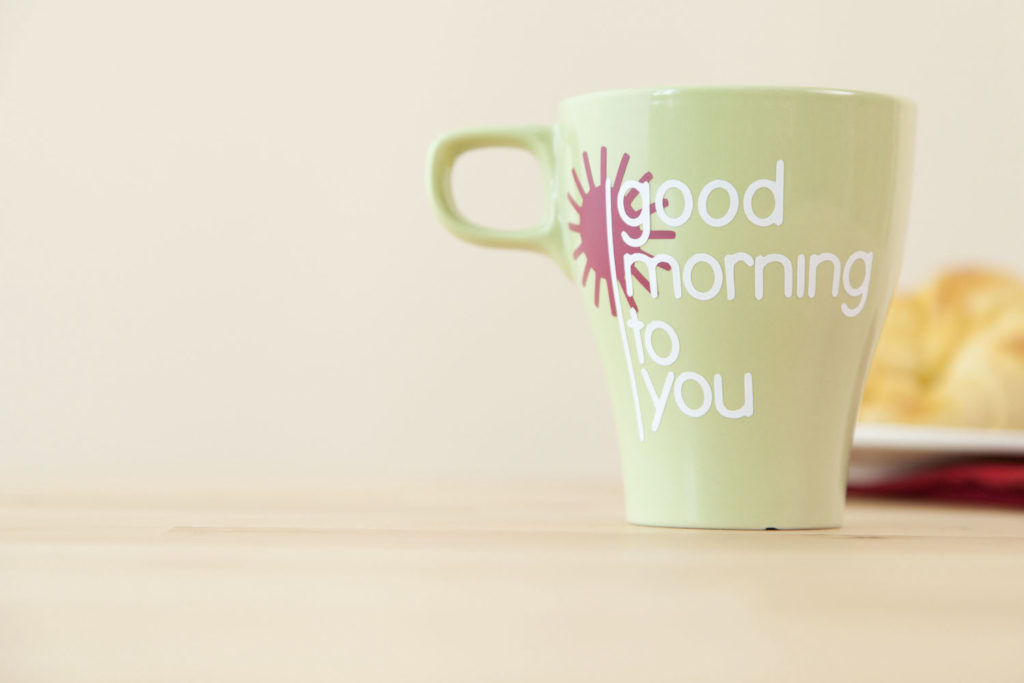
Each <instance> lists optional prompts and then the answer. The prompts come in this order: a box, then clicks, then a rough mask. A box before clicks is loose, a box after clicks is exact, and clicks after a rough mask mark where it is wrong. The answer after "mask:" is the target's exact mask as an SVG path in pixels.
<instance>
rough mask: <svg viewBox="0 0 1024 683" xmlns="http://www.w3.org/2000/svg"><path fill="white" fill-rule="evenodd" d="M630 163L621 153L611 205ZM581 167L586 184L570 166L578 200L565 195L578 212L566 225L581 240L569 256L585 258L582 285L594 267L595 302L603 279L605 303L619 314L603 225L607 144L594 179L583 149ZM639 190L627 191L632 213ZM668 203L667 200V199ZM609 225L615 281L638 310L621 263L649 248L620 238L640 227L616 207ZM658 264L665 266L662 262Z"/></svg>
mask: <svg viewBox="0 0 1024 683" xmlns="http://www.w3.org/2000/svg"><path fill="white" fill-rule="evenodd" d="M628 164H629V155H628V154H623V155H622V159H621V160H620V161H619V168H618V171H617V172H616V174H615V180H614V181H612V185H611V196H612V202H613V206H614V202H615V201H616V198H617V197H618V196H619V188H620V187H621V186H622V181H623V178H625V176H626V166H627V165H628ZM583 168H584V170H585V171H586V174H587V186H586V188H584V186H583V183H582V182H581V181H580V176H579V174H578V173H577V172H576V169H575V168H574V169H572V177H573V180H575V181H576V189H577V190H578V191H579V194H580V198H579V199H578V200H577V199H576V198H575V197H574V196H573V194H572V192H569V193H568V194H567V195H566V196H567V197H568V198H569V203H570V204H571V205H572V207H573V208H574V209H575V210H576V215H577V216H578V222H576V223H570V224H569V229H570V230H572V231H573V232H575V233H578V234H579V236H580V244H579V246H578V247H576V250H575V251H574V252H573V254H572V257H573V258H574V259H578V258H579V257H580V256H583V257H584V259H585V261H586V266H585V267H584V269H583V286H586V284H587V279H588V278H589V277H590V271H594V273H595V275H596V280H595V282H594V306H600V299H601V282H602V281H604V283H605V286H606V289H607V292H608V303H609V305H610V307H611V310H612V315H618V309H617V306H616V299H615V290H614V285H613V284H612V268H611V265H612V264H610V263H609V262H608V251H609V249H608V226H607V225H605V220H606V217H605V184H606V183H607V182H609V180H608V148H607V147H602V148H601V174H600V176H598V182H597V183H595V182H594V173H593V169H592V168H591V167H590V157H589V156H587V153H586V152H584V153H583ZM653 177H654V176H653V175H652V174H651V173H650V172H648V173H644V174H643V175H642V176H640V182H641V183H646V182H649V181H650V180H651V178H653ZM637 196H638V193H637V192H636V191H635V190H633V191H631V192H628V193H627V194H626V196H625V198H624V199H625V201H624V202H623V203H624V205H625V207H626V210H627V211H628V212H630V213H631V217H634V218H635V217H636V216H639V215H640V211H639V209H635V208H634V207H633V203H634V202H635V201H636V198H637ZM666 204H667V202H666ZM650 211H651V213H652V214H653V213H654V204H651V207H650ZM611 214H612V216H611V218H612V226H611V234H612V239H613V240H614V244H613V248H612V251H613V252H614V254H615V265H616V269H615V270H616V272H615V279H616V280H617V282H618V286H619V288H620V289H621V290H622V294H623V296H624V297H625V298H626V302H627V303H628V304H629V307H630V308H632V309H633V310H634V311H635V310H637V306H636V300H635V299H634V298H633V297H632V296H631V295H630V294H628V292H627V290H626V277H627V274H626V272H625V269H624V268H623V267H622V263H623V257H624V256H625V255H626V254H645V255H647V256H650V255H651V254H649V253H648V252H646V251H644V250H643V249H641V248H640V247H633V246H630V245H629V244H626V242H625V240H623V239H622V233H623V231H625V232H626V233H627V234H628V235H629V236H630V238H632V239H637V238H639V237H640V234H641V229H640V228H639V227H634V226H632V225H627V224H626V223H625V222H624V221H623V220H622V218H621V217H620V216H619V213H618V211H615V210H614V209H613V210H612V212H611ZM675 236H676V233H675V231H674V230H651V232H650V239H672V238H673V237H675ZM659 267H664V264H661V265H660V266H659ZM631 270H632V272H631V273H629V276H631V277H632V278H634V279H635V280H636V281H637V282H638V283H639V284H640V286H641V287H643V288H644V289H646V290H647V291H648V292H649V291H651V283H650V282H649V281H648V280H647V278H646V277H644V276H643V275H642V274H641V273H640V272H639V271H638V270H637V269H636V266H633V268H632V269H631Z"/></svg>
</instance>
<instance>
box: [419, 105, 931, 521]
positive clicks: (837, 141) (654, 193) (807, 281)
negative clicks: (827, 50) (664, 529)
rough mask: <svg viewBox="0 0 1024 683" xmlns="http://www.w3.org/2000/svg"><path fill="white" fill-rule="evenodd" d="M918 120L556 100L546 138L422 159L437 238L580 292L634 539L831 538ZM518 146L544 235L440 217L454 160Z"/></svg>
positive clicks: (888, 292)
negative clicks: (529, 267)
mask: <svg viewBox="0 0 1024 683" xmlns="http://www.w3.org/2000/svg"><path fill="white" fill-rule="evenodd" d="M913 132H914V107H913V105H912V104H911V103H910V102H908V101H906V100H903V99H899V98H895V97H890V96H886V95H879V94H873V93H866V92H853V91H848V90H831V89H818V88H768V87H749V88H743V87H723V88H659V89H648V90H625V91H613V92H601V93H594V94H588V95H581V96H578V97H572V98H569V99H567V100H565V101H564V102H563V103H562V104H561V107H560V115H559V119H558V123H557V124H556V125H555V126H553V127H550V126H526V127H515V128H493V129H477V130H466V131H456V132H453V133H449V134H447V135H444V136H442V137H441V138H440V139H438V140H437V141H436V142H435V144H434V145H433V147H432V149H431V151H430V158H429V163H428V186H429V192H430V196H431V198H432V201H433V205H434V209H435V211H436V213H437V216H438V218H439V219H440V221H441V222H442V223H443V224H444V225H445V226H446V227H447V228H448V229H449V230H450V231H451V232H452V233H454V234H455V235H456V236H458V237H460V238H462V239H464V240H467V241H469V242H473V243H476V244H481V245H486V246H493V247H513V248H520V249H527V250H532V251H537V252H541V253H543V254H547V255H548V256H550V257H551V258H552V259H554V260H555V262H556V263H557V264H559V266H560V267H561V268H562V269H563V270H564V271H565V272H566V274H567V275H568V276H569V277H570V278H571V280H572V281H573V282H575V283H576V284H577V285H578V286H579V287H580V288H581V292H582V293H583V297H584V302H585V305H586V307H587V310H588V313H589V319H590V324H591V327H592V328H593V330H594V333H595V335H596V337H597V342H598V346H599V349H600V354H601V358H602V361H603V364H604V367H605V372H606V376H607V381H608V384H609V385H610V389H611V393H612V403H613V407H614V415H615V420H616V425H617V433H618V436H619V446H620V451H621V454H622V462H623V479H624V485H625V500H626V516H627V519H628V520H629V521H630V522H633V523H635V524H644V525H654V526H672V527H697V528H719V529H794V528H827V527H837V526H840V525H841V523H842V513H843V507H844V503H845V498H846V476H847V467H848V463H849V453H850V444H851V441H852V438H853V430H854V424H855V422H856V416H857V410H858V406H859V403H860V396H861V392H862V390H863V384H864V377H865V374H866V371H867V368H868V364H869V362H870V359H871V355H872V353H873V351H874V347H875V344H876V342H877V340H878V335H879V332H880V331H881V327H882V323H883V320H884V318H885V313H886V310H887V308H888V304H889V301H890V299H891V297H892V294H893V290H894V288H895V283H896V279H897V276H898V271H899V265H900V262H901V259H902V252H903V244H904V234H905V229H906V221H907V213H908V206H909V194H910V178H911V170H912V158H913ZM489 146H497V147H519V148H523V149H526V150H528V151H530V152H532V153H533V154H534V155H535V156H536V157H537V159H538V161H539V162H540V164H541V166H542V168H543V170H544V173H545V177H546V181H547V186H548V195H549V196H550V197H551V198H552V200H551V201H550V202H549V205H548V207H547V214H546V217H545V218H544V219H543V221H542V222H541V224H540V225H538V226H536V227H534V228H531V229H527V230H522V231H502V230H494V229H489V228H486V227H483V226H479V225H476V224H474V223H471V222H470V221H468V220H466V219H465V217H463V216H462V215H461V214H460V213H459V211H458V209H457V208H456V207H455V204H454V201H453V199H452V192H451V169H452V164H453V163H454V161H455V160H456V158H457V157H458V156H459V155H460V154H462V153H463V152H465V151H467V150H470V149H475V148H479V147H489Z"/></svg>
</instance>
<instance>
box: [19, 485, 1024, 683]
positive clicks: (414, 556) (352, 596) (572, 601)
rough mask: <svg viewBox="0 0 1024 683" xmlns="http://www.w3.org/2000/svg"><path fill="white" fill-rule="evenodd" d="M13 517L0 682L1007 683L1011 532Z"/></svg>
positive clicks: (260, 502) (122, 503) (1015, 623)
mask: <svg viewBox="0 0 1024 683" xmlns="http://www.w3.org/2000/svg"><path fill="white" fill-rule="evenodd" d="M60 501H61V502H60V503H59V504H58V503H56V502H54V501H52V500H47V499H45V498H38V497H24V498H23V499H22V500H8V501H7V502H5V503H4V504H3V505H2V506H0V507H2V516H0V519H2V529H0V681H2V682H3V683H36V682H46V683H49V682H51V681H54V682H56V681H60V682H74V683H88V682H91V681H97V682H99V681H102V682H103V683H118V682H121V681H124V682H126V683H127V682H131V683H150V682H163V681H175V682H179V681H190V682H191V681H196V682H200V683H208V682H215V681H239V682H244V683H255V682H261V681H274V682H275V683H281V682H293V681H294V682H301V683H312V682H315V681H331V682H332V683H336V682H338V681H359V682H363V681H445V682H452V681H473V682H486V681H559V682H562V681H617V682H618V681H687V682H690V681H729V682H731V681H815V682H818V681H859V682H865V681H987V682H988V681H1024V514H1022V513H1020V512H1016V513H1015V512H1008V511H993V510H981V509H970V508H954V507H939V506H929V505H917V504H889V503H878V502H864V501H854V502H852V503H851V505H850V507H849V510H848V514H847V524H846V527H845V528H844V529H842V530H836V531H807V532H780V531H776V532H765V531H761V532H737V531H726V532H721V531H686V530H667V529H651V528H640V527H632V526H627V525H626V524H624V523H623V522H622V521H621V516H620V510H621V501H620V499H619V495H618V492H617V490H616V488H615V487H613V486H555V485H547V486H542V485H514V486H498V485H472V486H471V485H468V484H462V485H445V486H437V485H435V486H426V485H422V486H416V487H393V486H392V487H375V488H365V489H359V488H353V489H351V490H347V491H337V492H331V493H324V492H321V493H320V494H309V495H305V494H304V495H303V496H301V497H298V496H296V495H295V494H294V493H292V494H282V495H278V496H273V495H264V496H262V497H260V498H257V497H255V496H250V497H249V498H246V499H242V498H237V497H236V498H233V499H232V498H228V499H221V500H212V499H211V500H207V501H205V502H203V501H197V500H189V499H187V498H180V499H174V498H167V497H165V498H159V497H152V498H146V499H135V500H132V499H130V498H128V497H126V496H116V495H114V496H108V497H99V498H96V499H88V498H83V497H79V498H75V497H73V496H62V497H61V498H60Z"/></svg>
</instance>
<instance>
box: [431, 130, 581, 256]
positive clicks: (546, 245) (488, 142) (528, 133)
mask: <svg viewBox="0 0 1024 683" xmlns="http://www.w3.org/2000/svg"><path fill="white" fill-rule="evenodd" d="M482 147H514V148H517V149H524V150H526V151H527V152H530V153H531V154H533V156H534V157H536V158H537V161H538V162H540V166H541V170H542V171H543V172H544V184H545V186H546V190H547V196H548V203H547V207H546V210H545V212H544V218H543V219H542V220H541V222H540V224H539V225H536V226H534V227H532V228H526V229H524V230H498V229H495V228H487V227H484V226H482V225H477V224H476V223H473V222H471V221H469V220H467V219H466V217H465V216H463V215H462V214H461V213H460V212H459V210H458V208H457V207H456V206H455V198H454V197H453V196H452V166H453V165H454V163H455V160H456V159H458V158H459V156H460V155H461V154H463V153H465V152H468V151H470V150H473V149H480V148H482ZM554 175H555V153H554V138H553V132H552V128H551V126H515V127H508V128H476V129H468V130H457V131H452V132H450V133H446V134H445V135H442V136H441V137H439V138H438V139H437V140H436V141H435V142H434V144H433V145H432V146H431V148H430V152H429V154H428V156H427V192H428V193H429V194H430V200H431V203H432V204H433V205H434V213H436V214H437V217H438V219H439V220H440V221H441V224H442V225H444V227H446V228H447V229H448V231H449V232H451V233H452V234H453V235H455V236H456V237H458V238H459V239H463V240H465V241H467V242H471V243H473V244H479V245H482V246H485V247H499V248H503V249H525V250H527V251H535V252H538V253H541V254H547V255H548V256H550V257H551V258H552V259H554V260H555V262H556V263H557V264H558V265H559V267H561V269H562V270H563V271H564V272H565V273H566V274H567V275H568V274H569V264H568V262H567V259H566V258H565V255H564V253H563V251H562V249H561V245H560V244H559V235H558V230H557V229H556V220H555V201H554V200H555V182H554Z"/></svg>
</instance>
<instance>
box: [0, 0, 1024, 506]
mask: <svg viewBox="0 0 1024 683" xmlns="http://www.w3.org/2000/svg"><path fill="white" fill-rule="evenodd" d="M1022 28H1024V4H1022V3H1020V2H1016V1H1010V0H1007V1H1004V2H998V1H992V0H988V1H979V2H973V3H970V4H967V3H952V2H950V3H946V2H928V3H925V2H893V1H892V0H886V1H870V0H858V1H856V2H831V3H821V2H817V1H812V0H806V1H795V0H785V1H777V2H771V3H765V2H759V1H757V0H749V1H744V2H708V1H705V2H648V1H643V0H641V1H638V2H633V3H628V5H627V4H623V3H601V2H589V3H584V2H581V1H580V0H571V1H568V2H554V3H553V2H550V1H547V0H545V1H541V0H520V1H519V2H516V3H479V2H471V1H469V0H459V1H455V2H445V1H443V0H439V1H437V2H431V3H414V2H406V3H400V4H393V3H376V4H374V3H360V4H358V5H355V4H352V3H338V2H305V1H293V2H288V3H284V2H276V3H268V2H229V1H226V0H203V1H202V2H199V1H190V0H179V1H177V2H173V3H172V2H147V3H139V2H127V1H125V2H110V1H108V0H96V1H94V2H90V3H80V2H72V1H71V0H52V1H46V0H35V1H31V2H30V1H21V0H2V1H0V424H2V429H0V454H2V457H0V490H2V491H4V492H5V493H6V494H15V493H17V494H24V493H26V492H31V491H33V490H47V491H50V492H52V491H54V490H59V489H65V490H68V491H76V490H77V491H82V492H88V491H90V490H94V489H95V490H99V489H100V488H109V487H110V486H111V484H115V485H118V486H123V487H124V488H125V489H129V488H130V489H131V490H134V491H138V492H140V493H145V494H147V495H150V494H152V495H156V494H158V493H160V492H165V493H166V492H170V491H188V492H190V493H197V492H208V493H212V494H216V493H218V492H223V491H232V490H235V491H237V490H256V489H265V490H273V489H278V490H295V489H296V488H298V487H303V488H306V489H309V490H312V489H314V488H321V489H324V490H327V491H329V490H332V489H337V488H338V487H344V486H349V485H356V484H357V483H358V482H361V481H367V480H376V479H404V480H416V481H430V480H433V479H436V478H448V479H451V478H459V479H466V480H475V479H509V480H513V479H523V478H538V477H540V478H549V479H564V478H569V477H572V478H576V479H594V480H614V478H615V477H617V474H618V470H617V468H618V463H617V460H616V458H617V456H616V453H615V445H614V440H613V436H612V425H611V422H610V406H609V401H608V399H607V397H606V395H605V387H604V384H603V378H602V376H601V373H600V370H599V368H598V362H597V355H596V352H595V348H594V345H593V342H592V340H591V339H590V336H589V331H588V330H587V329H586V326H585V321H584V316H583V308H582V306H581V305H580V300H579V297H580V294H579V292H578V288H577V287H575V286H573V285H571V284H570V283H569V282H568V281H567V280H566V278H565V277H564V276H563V275H561V274H560V273H559V271H558V270H557V268H556V267H555V266H554V265H553V264H552V263H549V262H548V261H546V260H545V259H543V258H542V257H539V256H536V255H532V254H523V253H513V252H498V251H489V250H483V249H479V248H475V247H470V246H468V245H465V244H462V243H460V242H457V241H456V240H455V239H454V238H452V237H450V236H449V235H448V234H447V233H446V232H444V230H443V229H442V228H441V227H440V226H439V225H438V224H437V222H436V221H435V220H434V218H433V216H432V214H431V212H430V210H429V208H428V205H427V201H426V196H425V191H424V178H423V177H424V158H425V154H426V150H427V147H428V146H429V144H430V142H431V140H432V138H434V137H435V136H436V135H438V134H440V133H442V132H444V131H445V130H448V129H451V128H457V127H462V126H470V125H500V124H516V123H553V122H554V119H555V115H556V106H557V103H558V101H559V100H560V99H562V98H564V97H567V96H570V95H573V94H578V93H581V92H587V91H593V90H603V89H613V88H624V87H640V86H658V85H666V86H667V85H695V84H701V85H707V84H766V85H807V86H828V87H840V88H852V89H864V90H877V91H882V92H888V93H893V94H898V95H903V96H907V97H909V98H911V99H913V100H915V101H916V102H917V103H918V106H919V128H918V143H917V172H916V177H915V183H914V189H913V204H912V206H913V208H912V212H911V223H910V231H909V240H908V245H907V250H906V262H905V268H904V275H903V282H904V284H905V285H911V284H916V283H919V282H921V281H922V280H924V279H925V278H927V277H928V276H929V275H930V274H931V273H932V272H934V271H935V270H937V269H938V268H940V267H942V266H944V265H947V264H954V263H975V262H980V263H987V264H993V265H996V266H1001V267H1005V268H1008V269H1011V270H1014V271H1018V272H1019V271H1020V270H1021V266H1020V265H1019V263H1018V262H1019V255H1021V254H1024V231H1022V230H1021V229H1020V226H1021V215H1022V211H1021V204H1020V191H1021V187H1022V186H1024V132H1022V129H1021V125H1020V121H1019V120H1020V112H1021V111H1022V110H1024V89H1022V88H1021V87H1020V81H1021V66H1022V65H1024V41H1021V35H1022ZM455 184H456V196H457V198H458V199H459V200H460V202H461V203H462V205H463V207H464V209H465V212H466V213H467V214H468V215H469V216H470V217H471V218H474V219H477V220H479V221H481V222H486V223H488V224H493V225H499V226H504V227H516V226H525V225H529V224H531V223H533V222H534V221H535V220H536V219H537V218H538V217H539V216H540V215H541V212H542V208H543V207H542V203H543V196H542V190H541V174H540V171H539V169H538V168H536V166H535V163H534V162H533V161H532V159H531V158H530V157H528V156H527V155H526V154H525V153H522V152H516V151H488V152H480V153H475V154H472V155H469V156H468V157H466V158H465V159H464V160H463V161H462V162H460V166H459V167H458V168H457V169H456V174H455Z"/></svg>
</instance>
